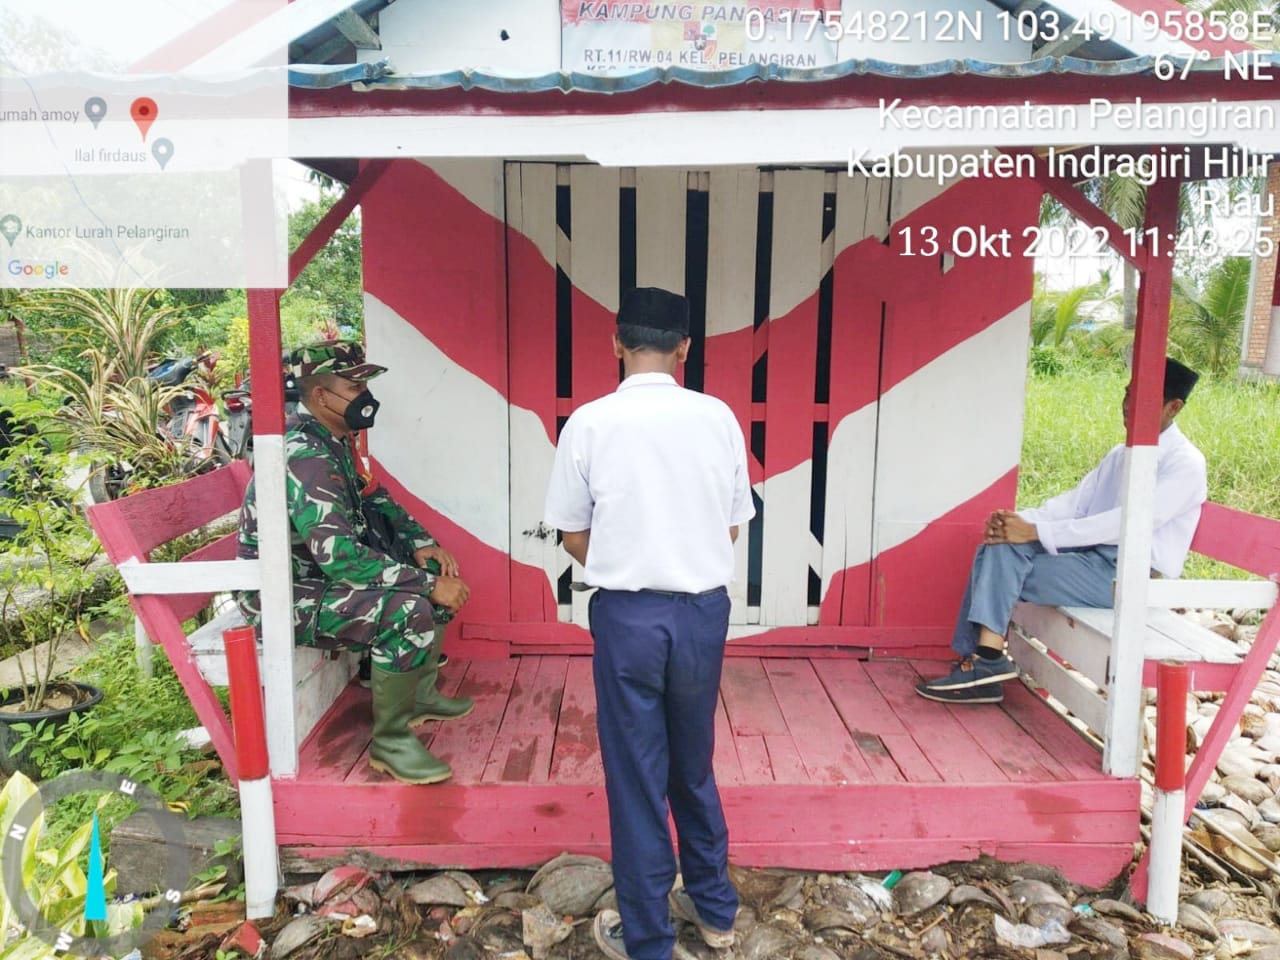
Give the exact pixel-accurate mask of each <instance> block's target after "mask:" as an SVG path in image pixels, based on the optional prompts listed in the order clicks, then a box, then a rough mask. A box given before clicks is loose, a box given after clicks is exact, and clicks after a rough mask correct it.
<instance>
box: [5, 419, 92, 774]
mask: <svg viewBox="0 0 1280 960" xmlns="http://www.w3.org/2000/svg"><path fill="white" fill-rule="evenodd" d="M72 468H73V464H72V462H71V458H69V457H67V456H66V455H64V454H57V453H54V452H52V451H51V450H50V448H49V445H48V444H47V443H46V442H45V441H44V440H43V439H42V438H40V437H38V436H32V437H26V438H24V439H22V440H20V441H19V442H17V443H15V444H14V445H13V446H12V447H10V448H9V449H8V450H6V451H4V453H3V454H0V469H4V470H7V471H8V473H7V480H6V483H5V488H4V491H3V494H2V496H0V514H4V515H6V516H8V517H10V518H11V519H12V521H13V522H14V524H15V526H16V534H15V536H14V537H13V539H12V540H11V541H9V542H8V543H7V544H5V545H3V547H2V548H0V549H3V551H4V552H3V555H0V623H2V624H3V626H4V629H5V632H6V633H7V634H8V639H12V640H16V641H17V643H18V645H19V646H20V648H21V650H20V652H19V654H18V656H17V657H16V658H15V659H16V662H17V665H18V670H17V674H18V682H17V683H16V684H13V683H12V681H10V686H9V688H8V689H4V690H0V769H3V770H4V772H12V770H14V769H16V763H15V760H14V758H13V757H12V756H11V745H12V744H14V742H15V741H16V740H17V738H18V736H19V735H20V734H21V733H22V731H23V729H28V730H29V727H27V728H24V726H23V725H35V724H38V723H40V722H41V721H47V723H48V725H56V724H58V723H59V722H61V721H63V720H65V718H66V717H68V716H70V715H71V714H73V713H80V712H83V711H85V710H88V709H90V708H92V707H93V705H94V704H96V703H97V702H98V701H99V700H101V699H102V693H101V692H100V691H99V690H98V689H97V688H96V687H93V686H91V685H89V684H84V683H76V682H74V681H71V680H66V679H63V678H62V677H61V676H60V674H61V673H62V671H63V669H64V668H65V665H64V664H63V662H62V661H61V659H60V658H59V653H60V652H61V649H62V647H63V645H64V644H65V643H66V641H67V640H68V639H69V638H70V637H72V636H75V635H76V634H79V635H81V636H84V635H85V628H84V625H83V622H84V615H85V613H86V611H87V610H88V608H89V607H90V605H91V604H93V603H94V602H95V600H96V597H95V593H96V591H97V588H98V586H99V573H98V571H97V570H96V569H95V568H94V567H93V560H94V559H95V558H96V557H97V556H98V554H99V552H100V550H101V548H100V546H99V545H98V543H97V541H96V540H95V539H94V537H93V534H92V531H91V530H90V529H89V526H88V524H87V523H86V521H85V520H84V517H83V516H82V515H81V513H80V512H79V511H78V510H77V509H76V507H75V500H76V493H75V491H74V490H72V489H71V488H70V487H69V485H68V482H67V480H66V478H67V477H68V476H69V475H70V474H71V473H72ZM15 728H17V729H15Z"/></svg>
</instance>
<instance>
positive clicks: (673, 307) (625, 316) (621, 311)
mask: <svg viewBox="0 0 1280 960" xmlns="http://www.w3.org/2000/svg"><path fill="white" fill-rule="evenodd" d="M622 324H630V325H631V326H636V327H648V328H650V329H651V330H674V331H675V332H676V333H678V334H680V335H681V336H683V337H687V336H688V335H689V301H688V300H686V299H685V298H684V297H682V296H680V294H678V293H672V292H671V291H670V290H663V289H661V288H660V287H635V288H633V289H631V290H628V291H627V292H626V293H624V294H623V295H622V306H621V307H619V308H618V325H619V326H621V325H622Z"/></svg>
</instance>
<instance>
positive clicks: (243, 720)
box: [222, 627, 269, 780]
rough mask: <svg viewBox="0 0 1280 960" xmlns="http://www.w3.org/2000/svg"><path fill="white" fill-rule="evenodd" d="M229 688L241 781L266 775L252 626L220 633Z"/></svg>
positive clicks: (265, 728) (265, 756) (263, 734)
mask: <svg viewBox="0 0 1280 960" xmlns="http://www.w3.org/2000/svg"><path fill="white" fill-rule="evenodd" d="M222 642H223V644H224V645H225V647H226V654H227V678H228V682H229V684H230V686H231V726H232V732H233V733H234V735H235V741H236V761H237V763H238V765H239V767H240V778H241V779H242V780H261V779H262V778H263V777H265V776H266V775H267V772H268V770H269V764H268V762H267V725H266V721H265V719H264V718H263V714H262V682H261V680H260V679H259V677H258V638H257V634H256V632H255V631H254V629H253V627H236V628H234V629H232V630H226V631H224V632H223V634H222Z"/></svg>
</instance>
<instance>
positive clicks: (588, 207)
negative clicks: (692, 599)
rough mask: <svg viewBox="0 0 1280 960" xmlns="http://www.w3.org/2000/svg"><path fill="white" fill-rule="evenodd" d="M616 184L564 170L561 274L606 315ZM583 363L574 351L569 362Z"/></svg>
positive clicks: (601, 170)
mask: <svg viewBox="0 0 1280 960" xmlns="http://www.w3.org/2000/svg"><path fill="white" fill-rule="evenodd" d="M619 187H620V183H619V171H618V170H617V168H610V167H595V166H574V167H572V168H570V170H569V196H570V198H571V201H570V209H569V264H568V266H567V268H566V270H565V272H566V273H567V274H568V275H569V278H570V279H571V280H572V281H573V285H574V286H575V287H577V288H578V289H579V290H580V291H582V292H583V293H585V294H587V295H588V296H590V297H591V298H592V299H593V300H595V301H596V302H597V303H599V304H600V305H601V306H602V307H604V308H605V309H606V310H608V311H609V312H611V313H617V310H618V300H619V291H618V282H619V281H618V256H619V252H618V251H619V246H620V241H619V214H618V190H619ZM681 236H683V233H682V234H681ZM585 362H588V361H587V360H586V359H585V358H582V357H579V356H577V355H576V354H575V356H574V363H575V366H576V365H577V364H580V363H585ZM561 550H562V553H563V548H561ZM563 559H564V561H566V562H572V566H573V579H574V580H575V581H581V580H582V579H583V569H582V565H581V564H579V563H577V562H576V561H569V555H568V554H567V553H564V554H563ZM562 569H563V568H562ZM589 599H590V595H589V594H587V593H584V592H579V591H577V590H575V591H574V592H573V597H572V600H571V602H570V607H571V617H570V619H571V622H573V623H580V624H582V625H583V626H586V625H587V601H588V600H589Z"/></svg>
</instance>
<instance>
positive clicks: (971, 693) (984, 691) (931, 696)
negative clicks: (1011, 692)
mask: <svg viewBox="0 0 1280 960" xmlns="http://www.w3.org/2000/svg"><path fill="white" fill-rule="evenodd" d="M916 693H918V694H920V696H922V697H924V698H925V699H926V700H937V701H938V702H939V703H1001V702H1002V701H1003V700H1004V690H1003V689H1002V688H1001V687H1000V684H998V683H988V684H985V685H983V686H981V687H961V688H960V689H959V690H939V689H937V688H936V687H934V686H933V685H932V684H931V683H930V682H929V681H927V680H926V681H923V682H921V683H918V684H916Z"/></svg>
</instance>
